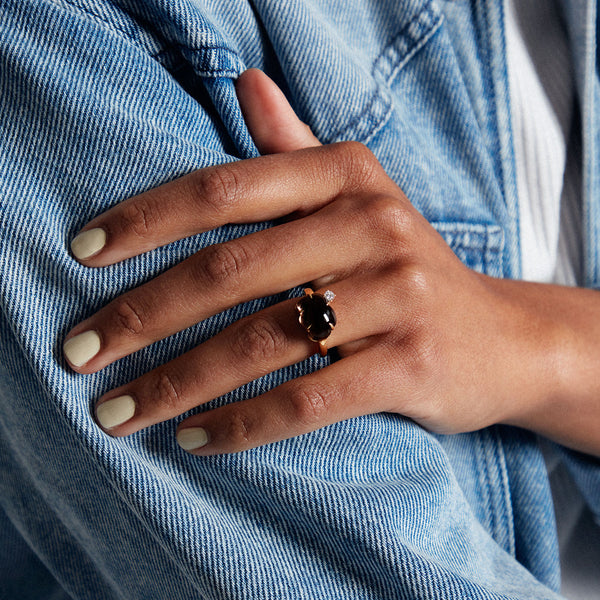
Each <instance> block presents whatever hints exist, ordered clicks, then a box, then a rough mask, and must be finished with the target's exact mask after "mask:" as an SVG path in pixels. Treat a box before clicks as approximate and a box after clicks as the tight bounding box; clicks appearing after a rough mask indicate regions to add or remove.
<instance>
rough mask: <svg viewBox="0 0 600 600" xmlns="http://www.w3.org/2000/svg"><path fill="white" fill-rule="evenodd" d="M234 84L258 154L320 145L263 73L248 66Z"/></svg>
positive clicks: (281, 93)
mask: <svg viewBox="0 0 600 600" xmlns="http://www.w3.org/2000/svg"><path fill="white" fill-rule="evenodd" d="M235 87H236V91H237V95H238V99H239V102H240V106H241V109H242V112H243V114H244V119H245V120H246V124H247V125H248V129H249V130H250V133H251V134H252V138H253V139H254V143H255V144H256V146H257V147H258V149H259V150H260V152H261V153H262V154H275V153H277V152H292V151H293V150H299V149H300V148H309V147H311V146H320V145H321V144H320V142H319V140H318V139H317V138H316V137H315V136H314V135H313V133H312V131H311V130H310V128H309V127H308V125H305V124H304V123H302V121H300V119H298V117H297V116H296V113H295V112H294V109H293V108H292V107H291V106H290V104H289V102H288V101H287V99H286V97H285V96H284V94H283V92H282V91H281V90H280V89H279V87H278V86H277V85H276V84H275V83H274V82H273V81H272V80H271V79H270V78H269V77H268V76H267V75H265V73H263V72H262V71H259V70H258V69H248V70H247V71H245V72H244V73H242V74H241V75H240V77H239V78H238V80H237V81H236V85H235Z"/></svg>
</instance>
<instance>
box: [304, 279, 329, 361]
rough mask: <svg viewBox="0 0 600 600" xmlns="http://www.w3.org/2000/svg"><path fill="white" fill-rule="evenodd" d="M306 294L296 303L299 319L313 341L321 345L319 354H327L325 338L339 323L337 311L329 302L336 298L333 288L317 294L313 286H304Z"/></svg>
mask: <svg viewBox="0 0 600 600" xmlns="http://www.w3.org/2000/svg"><path fill="white" fill-rule="evenodd" d="M304 294H305V295H304V296H302V298H300V300H299V301H298V302H297V304H296V310H297V311H298V321H299V322H300V325H302V327H303V328H304V330H305V331H306V335H307V336H308V339H309V340H310V341H311V342H316V343H317V344H318V345H319V354H320V355H321V356H327V343H326V341H325V340H327V338H328V337H329V336H330V335H331V332H332V331H333V328H334V327H335V325H336V323H337V318H336V316H335V312H334V310H333V308H331V306H329V303H330V302H331V301H332V300H333V299H334V298H335V294H334V293H333V292H332V291H331V290H327V291H326V292H325V293H324V294H317V293H316V292H314V291H313V290H312V289H311V288H304Z"/></svg>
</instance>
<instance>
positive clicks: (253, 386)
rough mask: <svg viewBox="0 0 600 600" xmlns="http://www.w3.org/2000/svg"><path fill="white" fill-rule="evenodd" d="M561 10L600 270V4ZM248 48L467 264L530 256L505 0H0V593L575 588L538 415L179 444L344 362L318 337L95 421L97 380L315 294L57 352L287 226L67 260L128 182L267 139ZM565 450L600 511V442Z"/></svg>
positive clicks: (125, 192)
mask: <svg viewBox="0 0 600 600" xmlns="http://www.w3.org/2000/svg"><path fill="white" fill-rule="evenodd" d="M563 5H564V12H565V17H566V20H567V23H568V27H569V31H570V35H571V41H572V46H573V60H574V62H575V65H576V73H577V77H576V79H577V85H578V90H579V98H580V103H581V106H580V110H581V115H582V123H583V124H584V132H585V133H584V139H583V144H584V165H583V166H584V169H583V172H584V198H583V202H584V214H585V215H586V217H585V218H586V221H585V223H586V226H585V231H586V239H585V251H586V265H585V267H586V283H587V285H588V286H589V287H599V285H598V281H599V280H600V267H599V266H598V253H599V251H600V246H599V245H598V243H599V242H598V240H599V236H598V230H597V228H598V227H600V219H599V218H598V217H599V215H598V210H599V209H598V198H599V197H600V196H599V195H598V194H597V192H596V189H597V185H598V177H599V174H598V173H599V169H598V167H599V166H600V165H599V163H598V157H597V156H596V148H597V147H598V146H597V143H596V140H597V136H598V126H597V119H596V115H595V110H596V109H595V106H596V94H597V93H598V80H597V76H596V64H595V60H596V54H595V40H596V13H595V6H596V5H595V3H593V2H591V1H588V2H568V1H567V0H564V1H563ZM249 67H257V68H261V69H263V70H265V71H266V72H268V73H269V74H272V75H273V77H274V78H275V79H276V80H277V81H279V82H282V85H283V87H284V89H285V91H286V93H287V94H288V97H289V100H290V102H291V104H292V106H293V107H294V109H295V110H296V112H297V114H298V115H299V117H300V118H301V119H302V120H304V121H305V122H306V123H308V124H309V125H310V127H311V128H312V130H313V132H314V133H315V135H317V136H318V138H319V139H320V140H321V141H322V142H324V143H329V142H335V141H341V140H347V139H354V140H358V141H361V142H363V143H365V144H366V145H367V146H368V147H369V148H370V149H371V150H372V151H373V152H374V153H375V155H376V156H377V158H378V159H379V161H380V162H381V163H382V165H383V166H384V168H385V169H386V171H387V173H388V174H389V175H390V177H391V178H392V179H394V180H395V181H396V182H397V183H398V185H399V186H400V187H401V188H402V189H403V190H404V192H405V193H406V195H407V196H408V197H409V198H410V199H411V201H412V202H413V204H414V205H415V206H416V207H417V209H418V210H419V211H420V212H421V213H422V214H423V215H424V216H425V217H426V218H427V219H428V220H429V221H430V222H431V223H432V224H433V226H434V227H435V228H436V229H437V231H438V232H439V233H440V235H442V236H443V238H444V239H445V240H446V242H447V243H448V244H449V246H450V247H451V248H452V250H453V251H454V252H455V253H456V255H457V256H458V257H459V258H460V259H461V260H462V261H463V262H464V263H465V264H466V265H467V266H469V267H471V268H473V269H475V270H477V271H480V272H483V273H486V274H488V275H491V276H494V277H515V278H516V277H518V276H519V274H520V258H519V252H520V248H519V241H518V239H519V236H518V227H519V224H518V218H517V215H518V205H517V197H516V186H515V173H514V164H513V162H514V157H513V154H512V140H511V129H510V117H509V115H510V106H509V97H508V80H507V75H506V61H505V53H504V13H503V3H502V2H501V1H500V0H472V1H468V0H454V1H450V0H440V1H433V0H431V1H421V0H379V1H371V2H365V1H359V0H347V1H345V2H343V4H342V3H340V2H334V1H332V0H330V1H316V0H285V1H281V0H254V1H253V2H249V1H247V0H146V1H145V2H137V1H133V0H112V1H111V0H0V105H1V111H0V306H1V314H0V474H1V476H0V507H1V510H0V535H1V539H2V541H3V542H2V544H1V546H2V548H1V549H0V598H2V599H5V598H6V599H12V598H19V599H24V600H27V599H30V598H31V599H34V598H35V599H39V598H52V599H57V600H58V599H63V598H81V599H88V598H97V599H100V600H102V599H117V598H124V599H128V600H134V599H137V598H139V599H148V598H173V599H191V598H204V599H215V600H224V599H236V600H237V599H240V600H241V599H252V600H256V599H265V600H267V599H273V598H291V599H309V598H310V599H313V598H327V599H330V598H331V599H335V598H338V599H340V600H342V599H344V600H347V599H365V600H366V599H389V598H398V599H407V600H408V599H411V600H412V599H416V598H418V599H423V600H433V599H448V598H456V599H459V598H460V599H463V598H477V599H479V598H481V599H509V598H510V599H523V600H525V599H536V600H538V599H542V598H548V599H551V598H558V597H559V596H558V595H557V594H558V590H559V588H560V573H559V561H558V549H557V540H556V528H555V525H554V516H553V508H552V499H551V494H550V488H549V484H548V478H547V474H546V470H545V465H544V461H543V458H542V455H541V453H540V451H539V449H538V443H537V439H536V437H535V436H534V435H532V434H530V433H528V432H525V431H522V430H519V429H515V428H510V427H503V426H496V427H491V428H488V429H485V430H482V431H478V432H474V433H469V434H461V435H453V436H434V435H432V434H430V433H428V432H426V431H424V430H423V429H421V428H420V427H418V426H417V425H416V424H414V423H413V422H411V421H410V420H407V419H404V418H402V417H401V416H398V415H392V414H375V415H368V416H364V417H360V418H355V419H351V420H348V421H344V422H342V423H338V424H335V425H331V426H328V427H325V428H323V429H321V430H318V431H316V432H313V433H309V434H306V435H303V436H300V437H297V438H293V439H290V440H285V441H282V442H278V443H274V444H270V445H267V446H264V447H261V448H256V449H254V450H250V451H247V452H243V453H240V454H235V455H224V456H214V457H205V458H198V457H194V456H190V455H189V454H187V453H185V452H183V451H182V450H181V449H180V448H179V447H178V446H177V444H176V441H175V437H174V432H175V429H176V426H177V424H178V423H179V422H181V420H182V419H183V418H185V417H186V416H188V415H189V414H193V413H195V412H198V411H202V410H206V409H207V408H213V407H217V406H220V405H223V404H225V403H229V402H235V401H238V400H243V399H246V398H250V397H254V396H257V395H259V394H261V393H264V392H265V391H267V390H269V389H271V388H273V387H275V386H277V385H279V384H281V383H283V382H285V381H287V380H289V379H291V378H296V377H299V376H301V375H303V374H306V373H310V372H312V371H314V370H316V369H319V368H322V367H323V366H326V365H327V363H328V359H321V358H319V357H316V356H315V357H312V358H310V359H307V360H306V361H303V362H301V363H299V364H297V365H293V366H290V367H287V368H284V369H281V370H279V371H277V372H275V373H272V374H269V375H267V376H265V377H262V378H260V379H258V380H256V381H254V382H251V383H249V384H247V385H245V386H242V387H241V388H239V389H238V390H235V391H234V392H231V393H229V394H227V395H225V396H223V397H221V398H217V399H215V400H213V401H212V402H210V403H209V404H208V405H207V407H200V408H198V409H195V410H194V411H191V412H190V413H187V414H186V415H182V416H180V417H178V418H176V419H173V420H172V421H169V422H166V423H160V424H157V425H155V426H152V427H149V428H148V429H145V430H143V431H140V432H137V433H135V434H133V435H131V436H129V437H127V438H120V439H113V438H110V437H108V436H106V435H105V434H104V433H103V432H102V431H100V430H99V429H98V427H97V426H96V425H95V423H94V421H93V418H92V416H91V408H92V406H93V403H94V401H95V399H97V398H98V397H99V396H101V395H102V394H103V393H105V392H106V391H108V390H110V389H112V388H114V387H116V386H119V385H121V384H124V383H126V382H128V381H130V380H132V379H134V378H136V377H138V376H140V375H141V374H143V373H145V372H147V371H149V370H151V369H152V368H154V367H156V366H158V365H160V364H163V363H164V362H166V361H168V360H170V359H172V358H173V357H175V356H178V355H181V354H182V353H184V352H186V351H187V350H189V349H191V348H193V347H194V346H196V345H197V344H199V343H201V342H202V341H204V340H206V339H209V338H210V337H212V336H213V335H214V334H215V333H217V332H218V331H220V330H222V329H223V328H224V327H226V326H227V325H229V324H231V323H233V322H235V321H237V320H238V319H240V318H241V317H243V316H245V315H247V314H249V313H252V312H255V311H257V310H260V309H262V308H264V307H266V306H269V305H272V304H275V303H277V302H280V301H282V300H284V299H286V298H289V297H292V296H296V295H299V293H300V290H298V289H295V290H289V291H282V293H280V294H278V295H276V296H271V297H268V298H261V299H257V300H253V301H250V302H247V303H245V304H243V305H240V306H237V307H235V308H232V309H230V310H228V311H225V312H224V313H221V314H219V315H216V316H215V317H212V318H209V319H207V320H206V321H203V322H201V323H198V324H197V325H195V326H193V327H190V328H189V329H186V330H185V331H182V332H180V333H178V334H176V335H174V336H171V337H170V338H168V339H166V340H162V341H159V342H157V343H155V344H153V345H151V346H150V347H148V348H145V349H143V350H140V351H139V352H136V353H135V354H133V355H132V356H128V357H126V358H123V359H121V360H119V361H117V362H116V363H114V364H112V365H110V366H108V367H106V368H105V369H103V370H102V371H101V372H99V373H95V374H92V375H85V376H84V375H78V374H76V373H74V372H73V371H71V370H69V368H68V367H67V365H66V363H65V361H64V359H63V358H62V351H61V345H62V340H63V339H64V337H65V335H66V333H67V332H68V331H69V330H70V329H71V327H73V326H74V325H75V324H76V323H78V322H80V321H81V320H82V319H84V318H86V317H88V316H90V315H92V314H93V313H94V312H95V311H96V310H97V309H99V308H100V307H101V306H103V305H105V304H106V303H107V302H109V301H110V300H111V299H113V298H115V297H116V296H118V295H119V294H120V293H122V292H123V291H124V290H127V289H130V288H132V287H135V286H137V285H140V284H141V283H143V282H145V281H148V280H149V279H151V278H152V277H154V276H156V275H157V274H159V273H161V272H163V271H165V270H166V269H168V268H170V267H171V266H173V265H175V264H177V263H178V262H180V261H181V260H182V259H184V258H186V257H188V256H190V255H191V254H193V253H194V252H196V251H197V250H198V249H200V248H203V247H205V246H208V245H211V244H215V243H219V242H222V241H225V240H229V239H233V238H236V237H239V236H243V235H247V234H249V233H252V232H255V231H258V230H260V229H263V228H265V227H269V226H270V224H269V223H257V224H248V225H228V226H224V227H221V228H219V229H216V230H214V231H210V232H206V233H203V234H200V235H196V236H192V237H190V238H187V239H184V240H180V241H177V242H174V243H172V244H169V245H168V246H165V247H162V248H159V249H156V250H153V251H151V252H148V253H146V254H144V255H142V256H138V257H135V258H131V259H129V260H126V261H124V262H123V263H120V264H117V265H112V266H109V267H106V268H102V269H88V268H86V267H84V266H82V265H80V264H78V263H77V262H76V261H74V260H73V258H72V257H71V256H70V254H69V242H70V240H71V239H72V238H73V237H74V235H76V233H77V232H78V231H79V230H80V228H81V227H82V226H83V225H85V224H86V223H87V222H88V221H89V220H90V219H92V218H93V217H94V216H96V215H98V214H100V213H102V212H103V211H105V210H107V209H108V208H110V207H111V206H114V205H115V204H117V203H118V202H120V201H122V200H124V199H125V198H128V197H130V196H132V195H134V194H137V193H140V192H142V191H144V190H147V189H150V188H153V187H156V186H157V185H160V184H161V183H164V182H167V181H170V180H172V179H175V178H176V177H179V176H181V175H184V174H186V173H189V172H191V171H193V170H195V169H198V168H202V167H205V166H208V165H213V164H219V163H222V162H225V161H232V160H236V159H240V158H249V157H252V156H256V155H258V152H257V149H256V147H255V145H254V143H253V141H252V138H251V136H250V134H249V131H248V129H247V127H246V125H245V123H244V120H243V116H242V113H241V110H240V107H239V104H238V102H237V98H236V95H235V88H234V81H235V79H236V78H237V76H238V75H239V74H240V73H241V72H243V71H244V70H245V69H246V68H249ZM465 310H468V307H465ZM562 453H563V458H564V460H565V462H566V463H567V465H569V467H570V468H571V471H572V474H573V477H574V478H575V480H576V481H577V483H578V485H579V486H580V487H581V490H582V493H583V495H584V496H585V497H586V499H587V501H588V503H589V505H590V508H591V510H592V511H593V512H594V514H596V515H599V514H600V495H599V494H598V489H599V488H600V470H599V465H598V460H597V459H593V458H590V457H586V456H582V455H579V454H577V453H574V452H571V451H569V450H566V449H563V450H562Z"/></svg>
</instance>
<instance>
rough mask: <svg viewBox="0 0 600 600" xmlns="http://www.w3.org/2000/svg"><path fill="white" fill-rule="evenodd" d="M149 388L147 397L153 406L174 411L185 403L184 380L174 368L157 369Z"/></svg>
mask: <svg viewBox="0 0 600 600" xmlns="http://www.w3.org/2000/svg"><path fill="white" fill-rule="evenodd" d="M149 390H150V393H149V394H148V395H147V397H148V398H150V399H151V402H152V404H153V406H160V407H162V408H165V409H167V410H169V411H172V410H174V409H179V407H180V406H181V405H182V404H183V386H182V382H181V381H180V379H179V378H178V376H177V375H176V374H175V373H174V372H173V371H172V370H167V369H165V368H159V369H157V370H156V371H155V372H154V373H153V376H152V378H151V380H150V384H149Z"/></svg>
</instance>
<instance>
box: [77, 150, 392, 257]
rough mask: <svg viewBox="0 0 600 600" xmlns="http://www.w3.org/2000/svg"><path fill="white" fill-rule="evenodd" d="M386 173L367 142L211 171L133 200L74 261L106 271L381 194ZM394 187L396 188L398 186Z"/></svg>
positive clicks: (99, 221) (104, 220) (110, 214)
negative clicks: (230, 228)
mask: <svg viewBox="0 0 600 600" xmlns="http://www.w3.org/2000/svg"><path fill="white" fill-rule="evenodd" d="M383 174H384V172H383V169H382V167H381V166H380V165H379V163H378V162H377V160H376V159H375V157H374V156H373V154H372V153H371V152H370V150H368V149H367V148H366V146H364V145H363V144H361V143H358V142H340V143H337V144H331V145H329V146H320V147H314V148H305V149H302V150H297V151H295V152H288V153H282V154H273V155H268V156H261V157H259V158H252V159H248V160H243V161H238V162H234V163H227V164H222V165H218V166H213V167H207V168H205V169H200V170H198V171H194V172H193V173H190V174H188V175H185V176H183V177H181V178H179V179H176V180H175V181H172V182H170V183H167V184H164V185H162V186H160V187H157V188H154V189H152V190H149V191H147V192H144V193H143V194H140V195H138V196H134V197H133V198H129V199H128V200H125V201H123V202H121V203H120V204H118V205H117V206H115V207H114V208H112V209H110V210H108V211H107V212H105V213H103V214H101V215H99V216H98V217H96V218H95V219H93V220H92V221H90V222H89V223H88V224H87V225H86V226H85V227H84V228H83V230H82V231H81V232H80V233H79V234H78V235H77V236H76V237H75V238H74V239H73V241H72V243H71V249H72V252H73V255H74V256H75V258H77V259H78V260H80V261H81V262H83V263H84V264H86V265H88V266H92V267H100V266H105V265H109V264H113V263H116V262H119V261H122V260H124V259H126V258H130V257H132V256H136V255H137V254H142V253H143V252H147V251H148V250H152V249H154V248H158V247H159V246H164V245H165V244H168V243H170V242H173V241H175V240H178V239H182V238H184V237H188V236H190V235H194V234H196V233H201V232H203V231H208V230H211V229H214V228H216V227H219V226H221V225H225V224H227V223H248V222H258V221H268V220H271V219H276V218H279V217H282V216H285V215H288V214H290V213H293V212H295V211H300V212H301V213H310V212H314V211H315V210H318V209H319V208H321V207H322V206H324V205H325V204H327V203H329V202H330V201H331V200H333V199H334V198H335V197H337V196H339V195H340V194H343V193H346V192H352V191H353V190H357V189H358V188H361V189H363V190H365V189H367V190H368V189H369V188H373V189H374V188H375V185H376V182H377V184H378V186H377V187H378V189H379V190H380V191H381V189H382V185H383V186H385V183H384V182H385V181H388V182H389V183H390V185H393V184H392V182H391V180H389V179H388V178H387V177H381V175H383ZM394 187H395V186H394Z"/></svg>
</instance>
